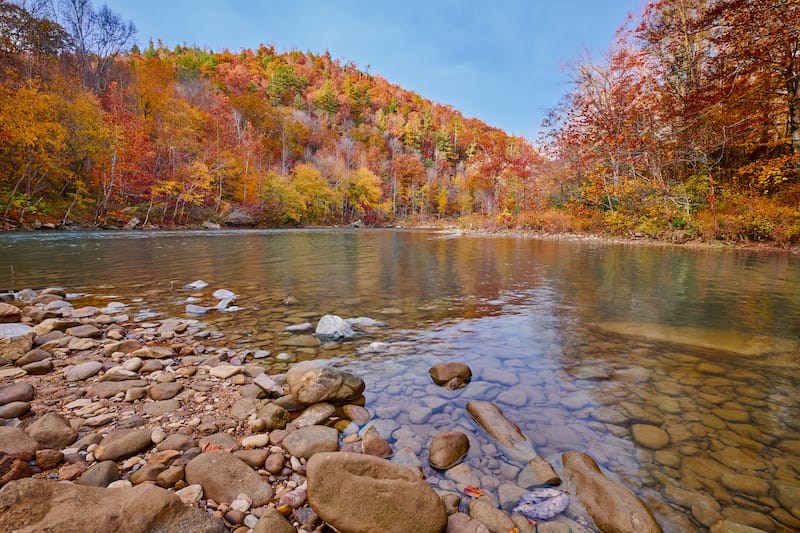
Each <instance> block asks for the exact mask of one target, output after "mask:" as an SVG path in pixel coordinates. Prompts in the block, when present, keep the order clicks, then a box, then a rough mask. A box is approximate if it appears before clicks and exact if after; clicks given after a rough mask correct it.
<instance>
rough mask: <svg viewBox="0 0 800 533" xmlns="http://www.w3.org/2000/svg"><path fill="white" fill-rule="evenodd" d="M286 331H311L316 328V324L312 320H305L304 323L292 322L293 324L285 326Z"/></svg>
mask: <svg viewBox="0 0 800 533" xmlns="http://www.w3.org/2000/svg"><path fill="white" fill-rule="evenodd" d="M283 329H284V330H286V331H293V332H295V333H298V332H302V331H311V330H312V329H314V325H313V324H311V322H303V323H302V324H292V325H291V326H286V327H285V328H283Z"/></svg>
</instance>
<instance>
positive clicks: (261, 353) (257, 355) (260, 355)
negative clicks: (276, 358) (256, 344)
mask: <svg viewBox="0 0 800 533" xmlns="http://www.w3.org/2000/svg"><path fill="white" fill-rule="evenodd" d="M270 353H271V352H270V351H269V350H256V351H255V352H254V353H253V359H264V358H266V357H269V354H270Z"/></svg>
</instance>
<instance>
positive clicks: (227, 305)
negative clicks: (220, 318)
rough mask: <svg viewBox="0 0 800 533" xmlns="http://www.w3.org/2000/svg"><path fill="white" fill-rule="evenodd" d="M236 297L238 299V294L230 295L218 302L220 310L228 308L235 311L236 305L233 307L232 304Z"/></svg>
mask: <svg viewBox="0 0 800 533" xmlns="http://www.w3.org/2000/svg"><path fill="white" fill-rule="evenodd" d="M235 299H236V296H230V297H228V298H223V299H222V300H220V301H219V302H217V309H219V310H220V311H225V310H226V309H227V310H229V311H235V309H234V308H235V307H236V306H233V307H231V304H232V303H233V301H234V300H235ZM237 309H238V308H237Z"/></svg>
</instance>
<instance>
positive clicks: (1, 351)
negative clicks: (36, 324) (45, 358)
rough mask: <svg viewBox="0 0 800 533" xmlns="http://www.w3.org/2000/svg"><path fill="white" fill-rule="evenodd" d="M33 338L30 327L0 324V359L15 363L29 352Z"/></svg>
mask: <svg viewBox="0 0 800 533" xmlns="http://www.w3.org/2000/svg"><path fill="white" fill-rule="evenodd" d="M34 337H35V333H34V331H33V329H31V327H30V326H27V325H25V324H18V323H13V324H3V323H0V357H4V358H6V359H10V360H12V361H16V360H17V359H19V358H20V357H22V356H23V355H25V354H26V353H28V352H29V351H30V350H31V348H32V347H33V338H34Z"/></svg>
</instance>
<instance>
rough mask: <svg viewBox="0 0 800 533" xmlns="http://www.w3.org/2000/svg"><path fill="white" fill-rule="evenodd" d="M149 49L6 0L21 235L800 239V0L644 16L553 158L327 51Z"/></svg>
mask: <svg viewBox="0 0 800 533" xmlns="http://www.w3.org/2000/svg"><path fill="white" fill-rule="evenodd" d="M264 41H265V42H268V41H269V32H268V29H265V35H264ZM134 42H135V27H134V26H133V23H130V22H126V21H124V20H122V19H121V18H120V17H119V16H118V15H116V14H114V13H113V12H111V11H110V10H109V9H108V8H106V7H105V6H104V7H100V8H97V7H95V6H93V5H92V3H91V2H90V0H59V1H57V2H51V1H49V0H27V1H24V0H23V1H17V2H12V1H9V0H0V219H2V224H4V225H5V226H6V227H8V228H16V227H29V226H38V225H39V224H40V223H44V224H54V225H58V226H68V225H71V224H79V225H82V226H101V227H105V226H109V227H119V226H121V225H125V224H126V223H128V222H129V221H131V220H132V219H134V218H136V219H138V221H139V223H141V224H143V225H154V226H182V225H188V224H197V223H199V222H202V221H207V220H208V221H213V222H219V223H223V224H228V225H262V226H281V225H298V224H340V223H347V222H351V221H354V220H363V221H364V222H365V223H375V224H388V223H407V224H420V223H422V224H424V223H430V222H434V221H438V220H443V221H447V222H448V223H450V222H455V223H460V224H462V225H464V226H469V227H476V226H478V227H489V228H522V229H532V230H542V231H551V232H564V231H576V232H607V233H613V234H620V235H626V236H651V237H656V238H661V239H668V240H674V241H685V240H690V239H703V240H718V239H722V240H729V241H774V242H777V243H780V244H791V243H796V242H798V241H800V208H799V207H798V206H799V205H800V181H799V176H800V171H799V169H800V4H798V3H797V2H796V1H793V0H757V1H750V0H659V1H656V2H652V3H649V4H646V5H644V6H643V10H642V12H641V14H638V15H636V16H633V15H632V16H631V17H630V18H629V20H628V21H626V22H625V23H624V24H623V26H622V27H621V28H620V30H619V31H618V34H617V37H616V39H615V42H614V43H613V45H612V46H611V47H610V49H609V50H608V52H607V54H606V55H605V56H604V57H602V58H600V59H593V58H590V57H588V56H587V57H586V58H584V59H583V60H581V61H578V62H576V64H575V65H574V66H573V67H572V69H571V77H572V81H573V83H572V85H571V87H570V89H569V92H568V94H567V95H566V96H565V98H564V100H563V101H562V103H561V105H560V106H559V107H558V108H557V109H554V110H553V112H552V114H551V116H550V118H549V120H548V123H547V124H546V125H545V130H544V133H543V136H542V138H541V139H539V143H538V145H537V146H538V150H537V149H535V148H534V147H533V146H532V144H531V143H529V142H528V141H526V140H525V139H523V138H521V137H516V136H513V135H509V134H507V133H506V132H504V131H502V130H500V129H498V128H493V127H491V126H488V125H486V124H484V123H483V122H481V121H480V120H477V119H474V118H466V117H464V116H463V115H462V114H461V113H459V112H458V111H457V110H455V109H453V108H452V107H450V106H447V105H443V104H439V103H434V102H431V101H430V100H427V99H425V98H424V97H422V96H420V95H417V94H415V93H413V92H410V91H407V90H404V89H403V88H402V87H399V86H397V85H394V84H392V83H390V82H389V81H387V80H385V79H384V78H382V77H381V76H380V75H377V74H372V73H370V72H368V69H360V68H358V67H357V66H356V65H353V64H352V63H348V62H346V61H344V60H341V59H336V58H332V57H331V56H330V54H328V53H327V52H322V53H317V52H300V51H297V50H293V51H288V52H284V51H279V50H276V49H275V48H274V47H273V46H268V45H262V46H260V47H259V48H258V49H256V50H241V51H227V50H223V51H218V52H214V51H211V50H206V49H199V48H197V47H193V46H178V47H175V48H172V49H169V48H167V47H165V46H163V45H162V44H160V43H159V42H156V43H152V42H151V43H149V45H147V46H143V47H139V46H136V45H135V44H134ZM530 90H531V92H532V93H533V92H535V91H536V87H531V88H530ZM496 97H497V98H503V95H501V94H498V95H496ZM540 153H541V154H544V156H542V155H540Z"/></svg>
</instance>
